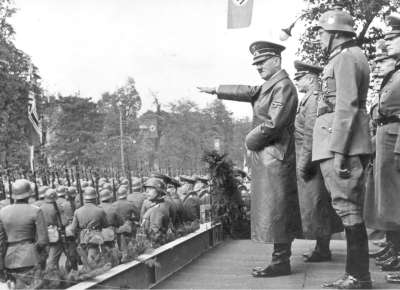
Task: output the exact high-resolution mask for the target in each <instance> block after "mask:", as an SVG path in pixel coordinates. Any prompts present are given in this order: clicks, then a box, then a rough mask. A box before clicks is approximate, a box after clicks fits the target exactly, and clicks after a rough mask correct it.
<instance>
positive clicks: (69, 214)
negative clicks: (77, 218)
mask: <svg viewBox="0 0 400 290" xmlns="http://www.w3.org/2000/svg"><path fill="white" fill-rule="evenodd" d="M76 196H77V192H76V188H75V187H74V186H70V187H68V188H67V190H66V202H67V203H65V204H63V214H64V220H65V222H66V224H64V226H65V227H67V226H68V225H70V224H71V223H72V219H73V217H74V212H75V210H76V208H77V207H76V204H75V198H76ZM65 240H66V251H67V252H68V258H69V262H70V266H71V268H72V269H74V270H77V269H78V260H79V257H78V252H77V250H76V241H75V237H74V236H73V235H66V237H65Z"/></svg>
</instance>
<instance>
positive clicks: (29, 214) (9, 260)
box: [0, 179, 48, 288]
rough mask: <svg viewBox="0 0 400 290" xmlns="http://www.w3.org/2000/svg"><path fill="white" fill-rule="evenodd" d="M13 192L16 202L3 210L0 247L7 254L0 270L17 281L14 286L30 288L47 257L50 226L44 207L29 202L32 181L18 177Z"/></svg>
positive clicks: (2, 258)
mask: <svg viewBox="0 0 400 290" xmlns="http://www.w3.org/2000/svg"><path fill="white" fill-rule="evenodd" d="M12 191H13V199H14V200H15V203H14V204H12V205H8V206H5V207H3V208H2V209H1V210H0V248H1V252H2V253H4V254H2V256H1V259H0V269H1V270H2V271H4V270H5V271H6V272H7V274H8V276H9V277H11V280H13V281H14V282H15V288H28V287H29V285H30V284H31V282H32V281H33V274H34V273H33V271H34V268H35V267H36V266H38V265H42V266H43V264H44V262H45V261H46V258H47V251H46V247H47V245H48V236H47V228H46V223H45V220H44V216H43V212H42V210H41V209H40V208H39V207H37V206H34V205H30V204H28V200H29V197H30V196H31V195H32V192H31V188H30V184H29V181H28V180H26V179H18V180H16V181H15V182H14V184H13V185H12ZM21 213H23V214H21Z"/></svg>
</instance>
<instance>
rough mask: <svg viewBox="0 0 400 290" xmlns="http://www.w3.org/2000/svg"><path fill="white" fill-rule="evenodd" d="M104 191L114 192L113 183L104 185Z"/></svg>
mask: <svg viewBox="0 0 400 290" xmlns="http://www.w3.org/2000/svg"><path fill="white" fill-rule="evenodd" d="M102 189H108V190H113V187H112V184H111V183H103V186H102Z"/></svg>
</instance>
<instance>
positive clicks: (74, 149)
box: [47, 96, 104, 165]
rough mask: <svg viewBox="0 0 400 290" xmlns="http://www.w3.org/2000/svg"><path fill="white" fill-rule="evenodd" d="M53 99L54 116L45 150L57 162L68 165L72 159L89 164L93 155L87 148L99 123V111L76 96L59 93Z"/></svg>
mask: <svg viewBox="0 0 400 290" xmlns="http://www.w3.org/2000/svg"><path fill="white" fill-rule="evenodd" d="M55 102H56V105H55V110H56V111H57V117H56V118H54V119H53V120H52V124H51V126H50V128H48V130H49V133H48V142H49V145H48V148H47V152H48V154H49V155H50V156H51V157H52V158H51V159H52V160H53V161H54V162H56V163H59V164H60V163H61V164H64V163H67V164H69V165H71V164H72V163H73V161H74V160H78V161H79V162H80V163H81V164H84V165H88V164H92V163H93V162H94V159H92V158H95V157H92V155H90V154H89V152H91V149H92V148H91V146H92V144H93V143H94V142H95V140H96V134H97V132H100V130H101V129H102V127H103V120H104V117H103V114H101V113H100V112H99V111H98V110H97V105H96V103H93V102H92V101H91V100H90V99H86V98H81V97H79V96H67V97H61V96H60V97H59V98H58V99H56V100H55ZM91 157H92V158H91Z"/></svg>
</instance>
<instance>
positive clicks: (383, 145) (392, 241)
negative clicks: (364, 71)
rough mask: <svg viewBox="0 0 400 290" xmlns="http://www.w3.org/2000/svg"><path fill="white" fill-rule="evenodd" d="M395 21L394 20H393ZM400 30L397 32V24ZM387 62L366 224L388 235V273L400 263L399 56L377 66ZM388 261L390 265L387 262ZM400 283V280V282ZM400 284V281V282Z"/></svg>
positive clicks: (385, 267) (389, 35)
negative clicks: (390, 68)
mask: <svg viewBox="0 0 400 290" xmlns="http://www.w3.org/2000/svg"><path fill="white" fill-rule="evenodd" d="M389 17H392V16H389ZM393 21H394V22H395V24H396V25H397V26H398V28H397V29H396V30H395V29H394V27H393V23H392V22H393ZM390 22H391V23H390V24H391V26H392V27H393V28H392V30H391V31H390V32H389V33H386V35H385V39H386V41H387V42H390V41H391V40H393V39H395V38H398V37H400V30H399V29H400V18H398V17H396V16H395V17H393V19H392V21H390ZM384 61H387V63H386V66H388V65H393V70H392V71H390V72H389V73H388V74H387V75H385V76H384V78H383V80H382V83H381V89H380V94H379V100H378V104H377V106H376V108H375V111H376V113H377V114H376V115H377V118H376V120H375V123H376V124H377V129H376V139H375V141H376V158H375V162H374V173H375V184H374V185H375V186H374V190H368V191H367V195H366V198H365V209H366V210H365V221H366V224H367V226H368V227H371V228H374V229H379V230H383V231H385V232H386V241H387V242H388V247H387V251H386V254H385V256H383V255H382V261H379V260H380V259H381V258H380V257H378V258H377V264H378V265H380V266H381V267H382V269H383V270H385V271H399V270H400V259H398V253H399V251H400V214H399V211H398V209H399V206H400V197H399V195H398V192H399V190H400V180H399V179H400V166H399V165H400V137H399V136H400V92H399V90H400V63H399V56H398V55H389V54H388V52H386V56H385V55H383V56H381V57H379V58H378V59H376V62H377V63H378V62H384ZM383 260H386V261H383ZM399 279H400V278H399ZM399 282H400V281H399Z"/></svg>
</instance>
